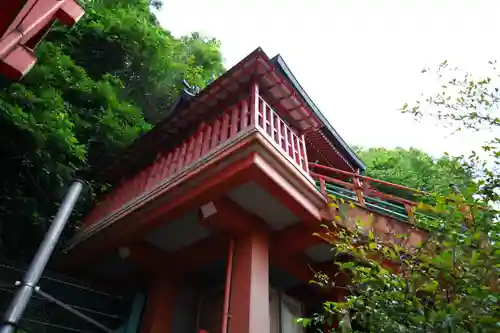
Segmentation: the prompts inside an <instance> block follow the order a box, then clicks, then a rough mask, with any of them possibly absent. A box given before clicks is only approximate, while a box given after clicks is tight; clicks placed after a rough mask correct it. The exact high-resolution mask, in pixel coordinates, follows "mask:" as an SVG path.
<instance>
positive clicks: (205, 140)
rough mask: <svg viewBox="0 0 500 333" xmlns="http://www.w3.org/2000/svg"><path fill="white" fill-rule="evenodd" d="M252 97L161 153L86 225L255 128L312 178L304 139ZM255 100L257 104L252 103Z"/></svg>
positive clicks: (104, 202)
mask: <svg viewBox="0 0 500 333" xmlns="http://www.w3.org/2000/svg"><path fill="white" fill-rule="evenodd" d="M252 95H253V97H250V96H249V97H248V98H245V99H243V100H241V101H240V102H238V103H237V104H236V105H235V106H233V107H231V108H229V109H228V110H226V111H225V112H224V113H222V114H221V115H220V116H219V117H218V118H217V119H216V120H214V121H212V122H211V123H210V124H206V123H202V124H200V126H199V127H198V131H197V132H196V133H194V134H193V135H192V136H191V137H189V138H188V139H186V140H185V141H184V142H182V143H180V144H179V145H177V146H176V147H175V148H173V149H171V150H169V151H166V152H161V153H160V154H158V155H157V158H156V160H155V162H154V163H152V164H151V165H149V166H148V167H147V168H145V169H144V170H143V171H141V172H140V173H138V174H136V175H135V176H133V177H132V178H131V179H126V180H124V181H123V182H122V183H121V184H120V185H119V186H117V187H116V188H114V189H113V190H112V191H111V192H109V193H108V194H107V195H106V196H105V197H104V198H103V199H102V200H101V201H100V202H99V203H97V204H96V206H95V207H94V209H93V210H92V211H91V212H90V214H89V215H87V217H86V219H85V225H86V226H90V225H93V224H95V223H97V222H98V221H101V220H103V219H104V218H106V217H107V216H110V215H111V214H112V213H113V212H116V211H118V210H119V209H120V208H121V207H124V206H125V205H127V204H128V203H131V202H132V201H133V200H134V199H135V198H138V197H140V196H141V195H143V194H145V193H148V192H149V191H152V190H154V189H155V188H156V187H158V186H159V185H160V184H163V183H165V182H166V181H168V180H169V179H171V178H172V177H174V176H177V175H179V174H180V173H182V172H184V170H186V169H187V168H189V167H190V166H192V165H193V164H195V163H197V162H199V161H200V160H201V159H203V158H204V157H206V156H208V155H209V154H212V153H213V152H214V151H216V150H217V149H220V148H221V146H222V145H224V144H226V143H228V142H229V141H231V140H233V139H234V138H236V137H238V136H240V135H241V134H242V132H244V131H247V130H251V129H252V128H254V129H255V128H256V129H258V130H259V132H261V133H262V134H263V135H265V136H266V137H267V138H268V139H269V140H270V141H271V142H272V143H273V145H274V146H275V147H276V148H277V149H279V150H280V151H281V152H282V153H283V155H285V156H286V157H287V158H288V159H289V160H290V162H291V163H292V164H295V165H296V166H297V167H298V168H299V169H300V170H302V171H303V172H304V174H306V175H308V174H309V173H308V171H309V170H308V163H307V154H306V148H305V142H304V136H303V135H299V134H297V133H296V132H295V131H294V130H293V129H292V128H291V127H290V126H288V125H287V124H286V123H285V121H284V120H283V119H281V117H280V116H279V115H278V114H277V113H276V111H274V110H273V109H272V108H271V107H270V106H269V105H268V104H267V103H266V102H265V101H264V100H263V99H262V98H261V97H258V95H257V93H253V94H252ZM253 98H255V99H254V100H253V101H255V102H253V103H252V99H253ZM252 110H253V112H252Z"/></svg>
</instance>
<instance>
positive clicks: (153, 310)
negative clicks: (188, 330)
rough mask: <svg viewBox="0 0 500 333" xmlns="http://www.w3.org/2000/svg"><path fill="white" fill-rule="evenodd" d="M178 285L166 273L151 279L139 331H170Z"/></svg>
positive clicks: (153, 332) (151, 332)
mask: <svg viewBox="0 0 500 333" xmlns="http://www.w3.org/2000/svg"><path fill="white" fill-rule="evenodd" d="M178 290H179V285H178V284H177V283H176V282H175V281H174V280H172V279H171V278H169V277H168V276H167V275H166V274H162V275H158V276H157V277H155V278H154V279H153V281H152V282H151V285H150V287H149V290H148V296H147V300H146V309H145V312H144V316H143V319H142V323H141V330H140V332H141V333H171V332H173V331H172V329H173V320H174V310H175V302H176V301H177V296H178Z"/></svg>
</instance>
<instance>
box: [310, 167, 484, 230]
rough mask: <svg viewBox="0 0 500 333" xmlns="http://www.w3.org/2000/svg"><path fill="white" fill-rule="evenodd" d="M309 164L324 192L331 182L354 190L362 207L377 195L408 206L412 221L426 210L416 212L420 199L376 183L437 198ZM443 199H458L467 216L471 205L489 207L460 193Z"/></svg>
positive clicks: (402, 206)
mask: <svg viewBox="0 0 500 333" xmlns="http://www.w3.org/2000/svg"><path fill="white" fill-rule="evenodd" d="M309 167H310V168H311V171H310V175H311V177H312V178H313V179H316V180H318V181H319V189H320V191H321V192H322V193H324V194H327V192H328V191H327V183H331V184H336V185H339V186H340V187H342V188H344V189H347V190H350V191H352V192H354V193H355V198H356V201H357V203H358V204H359V205H360V206H362V207H366V206H367V205H368V206H369V205H370V203H369V202H368V201H369V200H370V201H371V202H372V206H373V205H374V204H373V200H374V198H376V199H379V200H382V201H385V202H384V204H385V205H389V206H392V208H401V209H404V213H405V214H406V215H407V218H408V221H410V222H414V221H415V214H419V215H422V213H416V210H417V208H420V209H422V207H418V206H419V205H420V204H421V203H420V202H415V201H412V200H408V199H406V198H402V197H399V196H396V195H392V194H389V193H384V192H381V191H379V190H377V189H375V188H374V187H376V186H377V185H378V186H379V187H380V185H383V186H384V187H386V188H393V189H398V190H403V191H405V192H407V193H409V194H411V195H413V196H415V197H416V198H423V197H428V198H431V199H433V200H435V199H437V198H436V197H435V196H434V195H433V194H431V193H428V192H425V191H420V190H417V189H414V188H410V187H406V186H403V185H399V184H394V183H390V182H387V181H384V180H380V179H375V178H371V177H367V176H362V175H360V174H358V173H354V172H349V171H344V170H340V169H336V168H332V167H328V166H325V165H321V164H316V163H309ZM442 199H445V201H446V202H452V203H455V204H456V205H457V207H458V209H459V210H460V211H461V212H462V213H463V214H464V216H465V217H466V218H467V219H471V218H472V216H471V210H470V209H471V208H475V209H478V210H483V211H485V210H488V208H486V207H483V206H478V205H471V204H468V203H466V202H465V199H464V198H463V196H462V195H460V194H457V195H456V196H454V197H446V198H442ZM433 200H431V201H433ZM379 202H380V201H379ZM395 204H396V205H398V204H399V205H400V207H397V206H396V205H395ZM425 206H426V208H425V210H426V211H427V212H430V213H436V211H435V210H434V208H433V207H432V206H431V205H425ZM389 209H390V208H389ZM397 211H398V209H395V210H394V213H397ZM427 217H429V216H427Z"/></svg>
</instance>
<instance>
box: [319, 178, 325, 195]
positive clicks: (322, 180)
mask: <svg viewBox="0 0 500 333" xmlns="http://www.w3.org/2000/svg"><path fill="white" fill-rule="evenodd" d="M319 191H320V192H321V193H323V194H324V195H326V194H327V193H326V182H325V178H323V177H319Z"/></svg>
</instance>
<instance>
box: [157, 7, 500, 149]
mask: <svg viewBox="0 0 500 333" xmlns="http://www.w3.org/2000/svg"><path fill="white" fill-rule="evenodd" d="M499 15H500V1H497V0H490V1H487V0H470V1H466V0H461V1H460V0H456V1H448V0H433V1H432V0H420V1H410V0H407V1H405V0H399V1H398V0H378V1H374V0H364V1H363V0H359V1H355V0H343V1H340V0H308V1H298V0H287V1H285V0H252V1H238V0H233V1H230V0H211V1H205V0H191V1H186V0H166V1H165V4H164V9H163V10H162V12H161V13H160V14H159V17H158V18H159V20H160V21H161V23H162V25H163V26H164V27H165V28H166V29H167V30H170V31H171V32H172V33H173V34H174V35H176V36H180V35H183V34H188V33H190V32H193V31H198V32H200V33H202V34H205V35H208V36H211V37H215V38H217V39H219V40H220V41H221V42H222V53H223V56H224V59H225V64H226V66H227V68H229V67H231V66H233V65H235V64H236V63H237V62H238V61H240V60H241V59H242V58H243V57H245V56H246V55H247V54H248V53H250V52H251V51H253V50H254V49H255V48H257V47H258V46H260V47H262V48H263V49H264V51H265V52H266V53H267V54H268V56H270V57H272V56H274V55H275V54H277V53H280V54H281V55H282V56H283V58H284V59H285V61H286V62H287V64H288V65H289V67H290V68H291V70H292V71H293V72H294V74H295V76H296V77H297V79H298V80H299V82H300V83H301V84H302V86H303V87H304V89H305V90H306V91H307V92H308V94H309V96H310V97H311V98H312V99H313V100H314V102H315V103H316V105H318V107H319V108H320V109H321V111H322V112H323V113H324V114H325V115H326V117H327V118H328V119H329V121H330V122H331V123H332V125H333V126H334V127H335V128H336V130H337V131H338V132H339V133H340V135H341V136H342V137H343V138H344V139H345V140H346V141H347V142H348V143H349V144H350V145H361V146H384V147H396V146H400V147H406V148H407V147H410V146H413V147H417V148H420V149H423V150H425V151H427V152H429V153H431V154H433V155H436V156H439V155H441V154H442V153H443V152H444V151H447V152H450V153H451V154H461V153H468V152H470V150H472V149H474V148H477V147H478V146H479V145H480V144H481V143H482V141H484V138H485V137H484V135H479V136H478V135H477V134H474V135H473V134H468V135H462V136H449V135H447V133H448V132H447V131H446V130H444V129H443V128H442V127H438V126H434V125H432V124H418V123H415V122H414V121H413V119H412V118H411V117H410V116H407V115H402V114H399V113H398V111H397V108H399V107H401V106H402V105H403V104H404V103H405V102H411V101H413V100H415V98H417V97H418V96H419V95H420V93H422V92H424V91H429V89H430V88H429V87H431V86H432V82H429V81H426V80H427V79H425V77H424V76H423V75H422V74H421V73H420V71H421V69H422V68H423V67H424V66H434V65H436V64H438V63H439V62H441V61H442V60H445V59H447V60H448V61H450V62H451V63H453V64H456V65H459V66H461V67H462V68H464V69H467V70H471V71H474V70H475V69H477V68H481V67H482V66H484V64H485V63H487V61H488V60H493V59H499V58H500V57H499V51H500V43H499V42H498V41H497V38H496V37H495V36H497V35H496V32H497V31H498V30H499V25H498V23H497V22H498V16H499ZM499 60H500V59H499Z"/></svg>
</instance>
